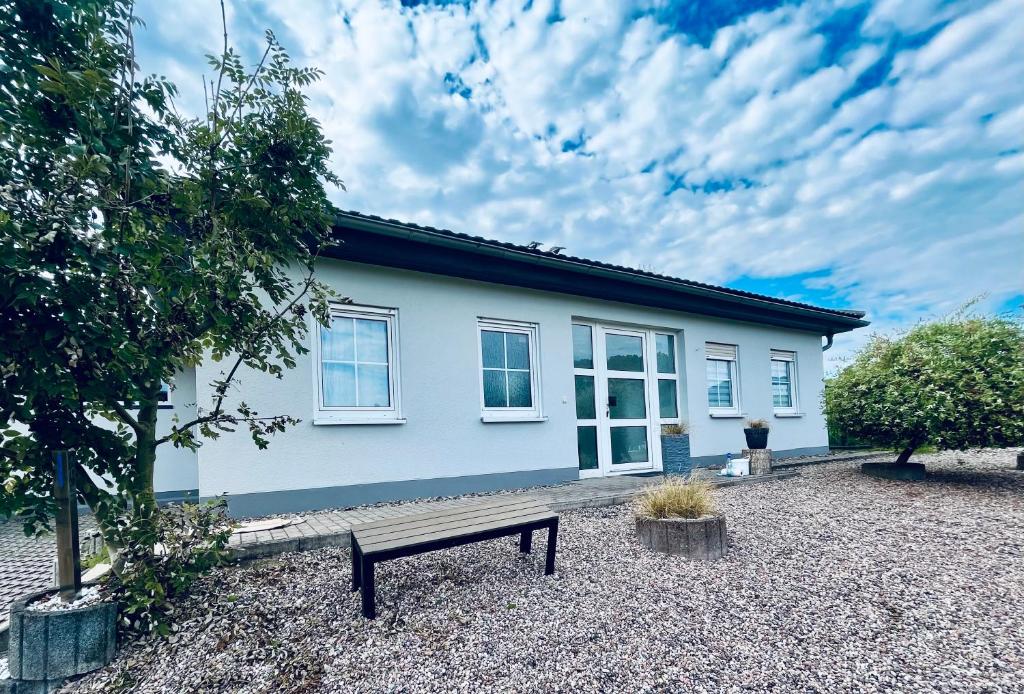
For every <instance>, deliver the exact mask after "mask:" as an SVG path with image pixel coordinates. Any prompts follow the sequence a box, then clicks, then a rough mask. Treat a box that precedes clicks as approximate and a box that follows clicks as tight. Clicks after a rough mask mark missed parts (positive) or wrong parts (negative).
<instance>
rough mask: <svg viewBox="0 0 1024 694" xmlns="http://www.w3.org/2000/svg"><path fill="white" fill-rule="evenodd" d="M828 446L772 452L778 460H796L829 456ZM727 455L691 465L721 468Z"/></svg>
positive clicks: (700, 458)
mask: <svg viewBox="0 0 1024 694" xmlns="http://www.w3.org/2000/svg"><path fill="white" fill-rule="evenodd" d="M827 454H828V446H810V447H808V448H790V449H787V450H783V451H772V457H773V458H775V459H776V460H777V459H779V458H795V457H797V456H801V455H827ZM725 455H726V454H725V453H723V454H722V455H699V456H697V457H695V458H691V459H690V465H692V466H693V467H720V466H722V465H725ZM732 457H733V458H739V457H740V454H739V452H736V453H733V454H732Z"/></svg>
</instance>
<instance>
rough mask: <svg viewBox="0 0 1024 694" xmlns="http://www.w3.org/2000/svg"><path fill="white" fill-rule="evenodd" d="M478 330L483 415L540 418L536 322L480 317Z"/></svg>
mask: <svg viewBox="0 0 1024 694" xmlns="http://www.w3.org/2000/svg"><path fill="white" fill-rule="evenodd" d="M479 332H480V390H481V410H482V419H483V420H484V421H485V422H486V421H524V420H525V421H528V420H538V419H541V408H540V392H539V391H540V379H539V378H538V375H537V374H538V369H537V364H536V354H537V326H536V325H534V324H531V323H513V322H507V321H495V320H489V319H481V320H480V321H479Z"/></svg>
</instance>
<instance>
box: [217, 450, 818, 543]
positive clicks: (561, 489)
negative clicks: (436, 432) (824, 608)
mask: <svg viewBox="0 0 1024 694" xmlns="http://www.w3.org/2000/svg"><path fill="white" fill-rule="evenodd" d="M705 474H707V475H708V477H709V479H711V480H712V481H713V482H714V483H715V484H716V485H719V486H726V485H731V484H752V483H757V482H767V481H770V480H776V479H786V478H789V477H793V476H795V475H797V474H798V473H797V472H795V471H786V470H783V471H779V472H774V473H772V474H770V475H762V476H759V477H717V476H714V475H712V474H710V471H706V473H705ZM660 479H661V476H660V475H658V476H656V477H642V476H623V477H603V478H594V479H587V480H579V481H576V482H567V483H565V484H561V485H558V486H554V487H543V488H540V489H530V490H526V491H519V492H499V494H512V495H516V496H523V497H526V496H529V497H531V498H535V499H540V500H541V501H544V502H545V503H546V504H547V505H548V506H550V507H551V508H552V509H553V510H555V511H568V510H570V509H574V508H584V507H594V506H610V505H612V504H621V503H625V502H627V501H629V500H630V499H632V498H633V497H634V496H635V495H636V494H637V493H639V492H640V490H641V489H643V488H644V487H646V486H648V485H650V484H653V483H656V482H657V481H659V480H660ZM479 498H480V497H479V496H468V497H459V498H455V499H445V500H442V501H411V502H408V503H402V504H386V505H385V504H382V505H377V506H362V507H359V508H353V509H345V510H342V511H324V512H316V513H310V514H306V515H297V516H296V517H297V518H299V519H300V522H298V523H294V524H292V525H288V526H286V527H283V528H277V529H273V530H257V531H254V532H246V533H236V534H235V535H233V536H232V537H231V548H232V551H233V553H234V555H235V557H236V558H237V559H243V560H249V559H260V558H264V557H270V556H274V555H276V554H281V553H283V552H296V551H301V550H310V549H319V548H321V547H348V546H349V530H350V529H351V528H352V526H353V525H356V524H358V523H365V522H368V521H374V520H381V519H384V518H395V517H397V516H404V515H408V514H412V513H424V512H429V511H437V510H440V509H445V508H454V507H458V506H464V505H466V504H472V503H474V502H476V501H478V500H479Z"/></svg>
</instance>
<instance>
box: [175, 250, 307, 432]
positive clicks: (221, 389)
mask: <svg viewBox="0 0 1024 694" xmlns="http://www.w3.org/2000/svg"><path fill="white" fill-rule="evenodd" d="M311 286H313V270H312V269H310V271H309V274H308V275H306V279H305V281H304V282H303V285H302V291H300V292H299V293H298V294H296V295H295V296H294V297H292V300H291V301H289V302H288V303H287V304H285V305H284V306H283V307H282V308H281V309H279V310H278V311H277V313H275V314H274V317H273V318H271V319H270V321H268V323H267V326H268V330H269V329H270V326H273V325H274V324H275V323H276V322H277V321H279V320H280V319H281V318H282V317H283V316H284V315H285V314H286V313H288V312H289V311H291V310H292V309H293V308H294V307H295V305H296V304H297V303H299V301H300V300H302V297H304V296H305V295H306V294H307V293H308V292H309V288H310V287H311ZM247 356H248V352H242V353H240V354H239V355H238V358H237V359H236V360H235V363H234V364H233V365H232V366H231V369H230V370H229V371H228V374H227V377H226V378H225V379H224V380H223V381H221V382H220V384H219V385H218V386H217V388H216V391H217V399H216V400H215V402H214V406H213V411H212V412H211V413H210V414H207V415H202V416H199V417H196V418H195V419H193V420H192V421H190V422H187V423H186V424H182V425H181V426H175V427H171V433H170V434H168V435H167V436H164V437H162V438H159V439H157V441H156V444H155V445H157V446H159V445H160V444H162V443H166V442H167V441H170V440H171V438H173V437H174V435H175V434H177V433H178V432H179V431H184V430H185V429H191V428H192V427H194V426H196V425H198V424H206V423H209V422H213V421H216V420H218V419H220V418H221V417H222V416H223V415H222V410H223V405H224V398H225V397H226V396H227V391H228V388H230V387H231V381H232V380H234V378H235V374H236V373H237V372H238V369H239V368H240V367H241V366H242V364H243V363H244V362H245V359H246V357H247ZM281 416H282V417H283V416H285V415H281ZM278 418H279V417H271V418H269V419H278ZM260 419H266V418H260ZM236 421H246V420H244V419H238V420H236Z"/></svg>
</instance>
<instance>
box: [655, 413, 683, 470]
mask: <svg viewBox="0 0 1024 694" xmlns="http://www.w3.org/2000/svg"><path fill="white" fill-rule="evenodd" d="M661 467H662V470H663V471H664V472H665V474H666V475H682V474H686V473H687V472H689V471H690V434H689V432H688V431H687V428H686V424H685V423H684V422H680V423H679V424H662V425H661Z"/></svg>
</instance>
